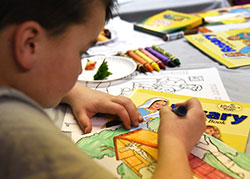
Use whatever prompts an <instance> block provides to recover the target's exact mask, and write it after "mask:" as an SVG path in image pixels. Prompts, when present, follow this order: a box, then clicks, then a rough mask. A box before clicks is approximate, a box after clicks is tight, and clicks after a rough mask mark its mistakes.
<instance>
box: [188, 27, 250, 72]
mask: <svg viewBox="0 0 250 179" xmlns="http://www.w3.org/2000/svg"><path fill="white" fill-rule="evenodd" d="M185 38H186V39H187V40H188V41H189V42H191V43H192V44H193V45H195V46H196V47H197V48H199V49H200V50H202V51H203V52H204V53H206V54H208V55H209V56H211V57H212V58H214V59H215V60H217V61H219V62H221V63H222V64H224V65H226V66H227V67H228V68H236V67H241V66H247V65H250V28H245V29H235V30H228V31H223V32H212V33H205V34H196V35H187V36H185Z"/></svg>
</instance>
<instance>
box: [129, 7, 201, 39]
mask: <svg viewBox="0 0 250 179" xmlns="http://www.w3.org/2000/svg"><path fill="white" fill-rule="evenodd" d="M201 24H202V18H201V17H198V16H194V15H191V14H186V13H180V12H176V11H171V10H166V11H163V12H161V13H159V14H156V15H154V16H151V17H149V18H147V19H145V20H144V21H142V22H141V23H139V24H135V25H134V29H135V30H138V31H142V32H146V33H149V34H152V35H156V36H159V37H162V36H163V35H165V34H167V33H172V32H175V31H182V30H188V29H192V28H194V27H197V26H199V25H201Z"/></svg>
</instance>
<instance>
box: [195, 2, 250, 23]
mask: <svg viewBox="0 0 250 179" xmlns="http://www.w3.org/2000/svg"><path fill="white" fill-rule="evenodd" d="M195 14H196V15H198V16H200V17H202V18H203V19H204V21H205V23H206V24H207V25H217V24H235V23H244V22H248V21H250V4H246V5H239V6H231V7H226V8H219V9H213V10H209V11H203V12H198V13H195Z"/></svg>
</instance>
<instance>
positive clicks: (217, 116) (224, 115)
mask: <svg viewBox="0 0 250 179" xmlns="http://www.w3.org/2000/svg"><path fill="white" fill-rule="evenodd" d="M204 112H205V114H206V116H207V118H208V119H217V120H219V119H220V120H223V121H225V120H227V118H228V117H232V118H233V119H234V121H232V122H231V124H239V123H241V122H242V121H244V120H245V119H246V118H247V117H248V116H245V115H242V116H239V115H238V114H230V113H229V114H228V113H222V114H220V113H218V112H208V111H204Z"/></svg>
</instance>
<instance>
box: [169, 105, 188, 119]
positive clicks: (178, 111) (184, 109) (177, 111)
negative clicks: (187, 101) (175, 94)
mask: <svg viewBox="0 0 250 179" xmlns="http://www.w3.org/2000/svg"><path fill="white" fill-rule="evenodd" d="M172 111H173V112H174V113H175V114H176V115H177V116H181V117H183V116H185V115H186V114H187V111H188V110H187V107H186V106H177V107H175V108H173V109H172Z"/></svg>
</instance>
